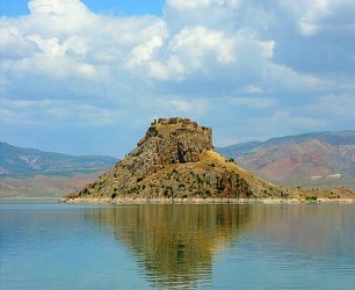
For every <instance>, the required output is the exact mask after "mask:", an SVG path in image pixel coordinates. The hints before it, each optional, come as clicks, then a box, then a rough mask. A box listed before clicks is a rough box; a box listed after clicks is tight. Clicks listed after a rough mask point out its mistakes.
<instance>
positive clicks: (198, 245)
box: [91, 204, 250, 287]
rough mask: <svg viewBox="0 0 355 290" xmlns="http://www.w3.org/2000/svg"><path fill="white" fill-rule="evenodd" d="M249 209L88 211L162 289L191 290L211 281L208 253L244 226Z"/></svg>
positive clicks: (179, 207)
mask: <svg viewBox="0 0 355 290" xmlns="http://www.w3.org/2000/svg"><path fill="white" fill-rule="evenodd" d="M249 208H250V207H249V206H238V205H221V204H219V205H178V204H176V205H166V204H159V205H128V206H123V207H117V208H114V209H112V208H111V209H107V210H100V211H95V212H91V214H93V215H94V216H92V217H93V218H95V220H97V221H99V222H102V223H104V224H110V225H112V226H114V227H115V229H116V238H117V239H118V240H120V241H123V242H124V243H125V244H126V245H128V246H129V247H130V248H131V249H133V250H134V252H135V253H136V254H138V255H139V256H140V257H139V260H140V261H141V262H142V263H143V265H144V267H145V269H146V270H148V272H149V274H147V275H148V276H150V277H151V279H152V280H153V281H155V282H159V284H160V285H161V286H165V287H166V286H174V285H175V286H176V284H178V285H179V286H180V287H181V286H182V285H185V286H188V287H191V286H193V285H194V284H195V283H196V282H197V280H198V279H200V278H201V277H204V278H207V279H209V277H210V275H211V271H212V270H211V268H212V255H213V253H215V252H216V251H217V250H220V249H223V248H224V247H225V246H226V245H228V244H230V243H231V242H232V241H233V240H234V239H235V238H236V236H237V235H236V232H237V231H238V229H240V228H244V227H246V226H247V224H248V220H249V219H250V218H249Z"/></svg>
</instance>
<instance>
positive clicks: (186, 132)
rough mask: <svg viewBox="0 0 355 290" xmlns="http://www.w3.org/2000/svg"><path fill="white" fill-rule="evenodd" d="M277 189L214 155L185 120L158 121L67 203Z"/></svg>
mask: <svg viewBox="0 0 355 290" xmlns="http://www.w3.org/2000/svg"><path fill="white" fill-rule="evenodd" d="M280 196H282V191H281V189H280V188H279V187H277V186H276V185H273V184H271V183H269V182H267V181H265V180H262V179H261V178H259V177H257V176H255V175H253V174H251V173H249V172H247V171H246V170H244V169H243V168H241V167H239V166H238V165H237V164H235V163H234V161H233V160H226V158H225V157H223V156H222V155H220V154H218V153H216V152H215V151H214V149H213V146H212V130H211V129H210V128H206V127H201V126H199V125H198V124H197V123H196V122H193V121H191V120H189V119H184V118H170V119H159V120H157V121H154V122H153V123H152V124H151V126H150V127H149V129H148V131H147V133H146V135H145V137H144V138H143V139H142V140H140V141H139V142H138V144H137V148H136V149H134V150H133V151H132V152H131V153H130V154H129V155H128V156H127V157H126V158H124V159H123V160H121V161H119V162H118V163H116V165H115V167H114V168H112V169H111V170H110V171H108V172H107V173H105V174H104V175H102V176H101V177H99V179H98V180H96V181H95V182H93V183H91V184H88V185H87V186H86V187H85V188H83V189H82V190H80V191H77V192H74V193H71V194H69V195H67V196H66V201H67V202H75V201H78V202H85V201H87V202H90V201H91V202H94V201H98V202H100V201H110V202H121V201H122V200H129V201H134V200H139V199H140V200H141V199H144V200H147V199H165V200H172V201H176V202H178V201H181V202H183V201H184V200H185V201H186V200H189V199H190V200H191V199H196V198H197V199H206V198H213V199H221V198H224V199H225V198H235V199H239V198H252V197H254V198H264V197H280Z"/></svg>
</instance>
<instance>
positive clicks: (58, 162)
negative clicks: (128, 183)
mask: <svg viewBox="0 0 355 290" xmlns="http://www.w3.org/2000/svg"><path fill="white" fill-rule="evenodd" d="M116 161H117V159H115V158H112V157H107V156H71V155H67V154H60V153H53V152H43V151H40V150H36V149H29V148H21V147H16V146H13V145H10V144H7V143H4V142H0V175H14V174H37V173H41V174H44V173H50V174H55V173H60V172H65V173H68V172H70V171H73V170H83V169H95V170H96V169H102V168H107V167H109V166H112V165H113V164H115V162H116Z"/></svg>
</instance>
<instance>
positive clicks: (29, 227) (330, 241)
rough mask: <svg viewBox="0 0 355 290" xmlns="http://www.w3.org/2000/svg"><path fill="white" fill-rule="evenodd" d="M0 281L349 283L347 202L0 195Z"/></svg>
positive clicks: (63, 285)
mask: <svg viewBox="0 0 355 290" xmlns="http://www.w3.org/2000/svg"><path fill="white" fill-rule="evenodd" d="M0 218H1V220H0V225H1V236H0V251H1V252H0V254H1V255H0V288H1V289H353V287H354V285H355V206H354V205H336V204H330V205H318V204H314V205H310V204H307V205H245V204H244V205H221V204H220V205H183V204H174V205H171V204H162V205H159V204H147V205H67V204H60V203H49V202H46V203H3V204H0Z"/></svg>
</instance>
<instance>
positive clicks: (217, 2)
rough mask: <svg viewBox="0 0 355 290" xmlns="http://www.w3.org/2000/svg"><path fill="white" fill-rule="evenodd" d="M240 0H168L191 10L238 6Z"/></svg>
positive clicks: (177, 7)
mask: <svg viewBox="0 0 355 290" xmlns="http://www.w3.org/2000/svg"><path fill="white" fill-rule="evenodd" d="M239 3H240V0H190V1H184V0H167V5H168V6H170V7H173V8H175V9H179V10H191V9H199V8H206V7H213V6H223V7H228V8H231V7H237V6H238V5H239Z"/></svg>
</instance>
